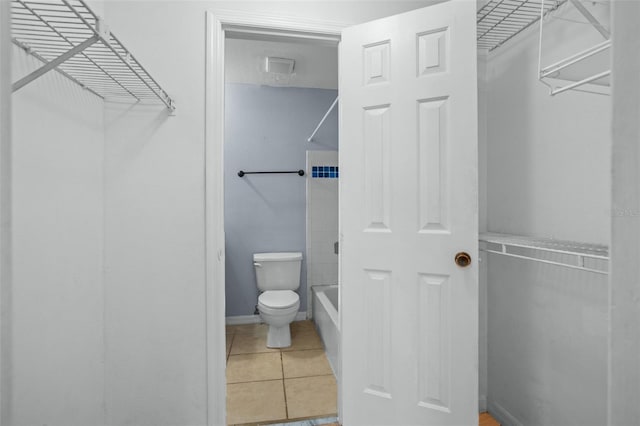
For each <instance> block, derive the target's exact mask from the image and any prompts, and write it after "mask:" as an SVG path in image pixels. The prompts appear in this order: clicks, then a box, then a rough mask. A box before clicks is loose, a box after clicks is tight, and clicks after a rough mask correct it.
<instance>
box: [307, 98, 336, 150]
mask: <svg viewBox="0 0 640 426" xmlns="http://www.w3.org/2000/svg"><path fill="white" fill-rule="evenodd" d="M338 99H340V96H336V99H335V101H333V103H332V104H331V106H330V107H329V110H328V111H327V112H326V114H325V115H324V117H322V120H320V123H318V125H317V126H316V129H315V130H314V131H313V133H311V136H309V137H308V138H307V142H311V141H313V137H314V136H315V135H316V133H318V130H319V129H320V127H322V125H323V124H324V120H326V119H327V117H328V116H329V114H330V113H331V111H333V108H334V107H335V106H336V104H337V103H338Z"/></svg>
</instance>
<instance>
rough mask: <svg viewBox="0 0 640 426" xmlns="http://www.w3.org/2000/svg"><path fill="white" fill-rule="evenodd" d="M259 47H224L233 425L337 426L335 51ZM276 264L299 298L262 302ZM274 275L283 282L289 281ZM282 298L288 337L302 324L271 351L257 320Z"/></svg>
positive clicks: (289, 42) (253, 39)
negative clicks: (314, 421) (312, 424)
mask: <svg viewBox="0 0 640 426" xmlns="http://www.w3.org/2000/svg"><path fill="white" fill-rule="evenodd" d="M262 38H266V39H261V37H260V36H255V35H253V34H248V35H247V34H243V33H238V32H231V31H230V32H228V33H227V37H226V39H225V141H224V167H225V241H226V244H225V251H226V264H225V274H226V283H225V296H226V323H227V334H226V342H227V356H228V361H227V422H228V423H229V424H245V423H252V422H278V421H281V422H285V421H293V420H297V419H304V418H312V417H315V418H324V419H325V423H330V422H331V421H336V420H337V417H336V416H337V383H336V379H335V376H334V372H337V370H336V369H337V367H338V350H337V347H338V327H339V326H338V315H337V306H338V300H337V297H338V293H337V283H338V253H337V250H338V247H337V241H338V179H339V170H338V110H337V102H336V99H337V97H338V90H337V89H338V47H337V44H336V43H329V42H317V41H316V42H314V41H313V40H311V41H308V40H307V41H305V40H298V39H295V38H285V37H274V36H269V37H265V36H262ZM247 123H251V125H247ZM299 170H302V173H303V175H302V176H300V174H299V173H298V171H299ZM272 172H280V173H272ZM240 174H241V175H242V176H240ZM276 256H277V257H278V258H277V259H276V258H275V257H276ZM276 264H278V265H280V264H283V265H291V267H292V268H293V270H292V276H291V278H290V280H291V282H292V286H291V287H290V288H289V289H288V291H287V290H286V289H285V288H284V287H283V288H278V289H275V288H274V289H268V290H271V291H264V292H262V291H261V289H259V287H258V275H260V274H262V273H264V274H266V275H269V274H270V272H269V271H270V269H269V268H270V267H272V266H274V265H276ZM276 267H277V268H280V266H276ZM287 267H289V266H283V267H282V268H287ZM276 274H277V275H278V277H277V278H278V279H282V280H284V278H283V276H284V275H285V274H286V272H284V271H279V272H276ZM266 279H267V280H268V279H269V278H268V277H267V278H266ZM273 290H280V291H273ZM291 291H295V292H296V293H293V294H291ZM278 294H284V295H286V296H288V297H291V298H292V299H291V300H293V302H292V301H291V300H289V299H284V300H282V301H281V300H277V301H276V303H277V306H278V307H279V308H280V309H279V311H280V312H281V311H283V310H288V311H290V313H289V314H286V313H285V314H284V315H285V316H286V315H289V316H290V318H288V319H286V318H285V319H283V321H284V333H285V334H288V333H289V323H291V322H292V321H295V322H293V324H291V335H290V339H289V340H287V341H286V342H282V341H280V340H277V341H276V339H275V338H274V336H273V335H272V334H273V333H275V332H274V329H275V326H274V325H271V321H266V322H267V324H265V318H264V315H265V312H264V309H263V308H262V302H263V301H264V300H263V298H264V297H265V296H267V295H276V296H277V295H278ZM259 295H260V299H259ZM259 305H260V306H259ZM267 309H271V310H273V309H274V307H273V306H268V307H267ZM260 322H261V323H263V324H256V323H260ZM316 325H317V326H316ZM281 327H282V325H281ZM281 332H282V331H281ZM272 340H273V341H272ZM325 347H326V352H325Z"/></svg>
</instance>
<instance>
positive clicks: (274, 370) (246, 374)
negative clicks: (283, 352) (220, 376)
mask: <svg viewBox="0 0 640 426" xmlns="http://www.w3.org/2000/svg"><path fill="white" fill-rule="evenodd" d="M277 379H282V362H281V360H280V353H278V352H274V353H261V354H246V355H231V356H230V357H229V361H228V362H227V383H242V382H257V381H262V380H277Z"/></svg>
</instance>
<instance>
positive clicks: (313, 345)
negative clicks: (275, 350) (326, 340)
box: [282, 330, 324, 351]
mask: <svg viewBox="0 0 640 426" xmlns="http://www.w3.org/2000/svg"><path fill="white" fill-rule="evenodd" d="M323 348H324V347H323V346H322V340H320V336H318V333H316V331H315V330H305V331H292V332H291V346H289V347H288V348H282V350H283V351H301V350H306V349H323Z"/></svg>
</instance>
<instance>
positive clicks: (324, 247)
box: [307, 113, 340, 313]
mask: <svg viewBox="0 0 640 426" xmlns="http://www.w3.org/2000/svg"><path fill="white" fill-rule="evenodd" d="M334 114H335V113H334ZM307 170H311V172H310V176H309V178H308V179H307V283H308V284H309V288H308V291H307V312H309V313H311V311H312V310H311V302H312V294H311V286H314V285H331V284H337V283H338V255H337V254H336V252H335V248H334V244H335V243H336V242H337V241H338V179H339V177H340V176H339V173H340V171H339V170H338V151H307Z"/></svg>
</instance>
